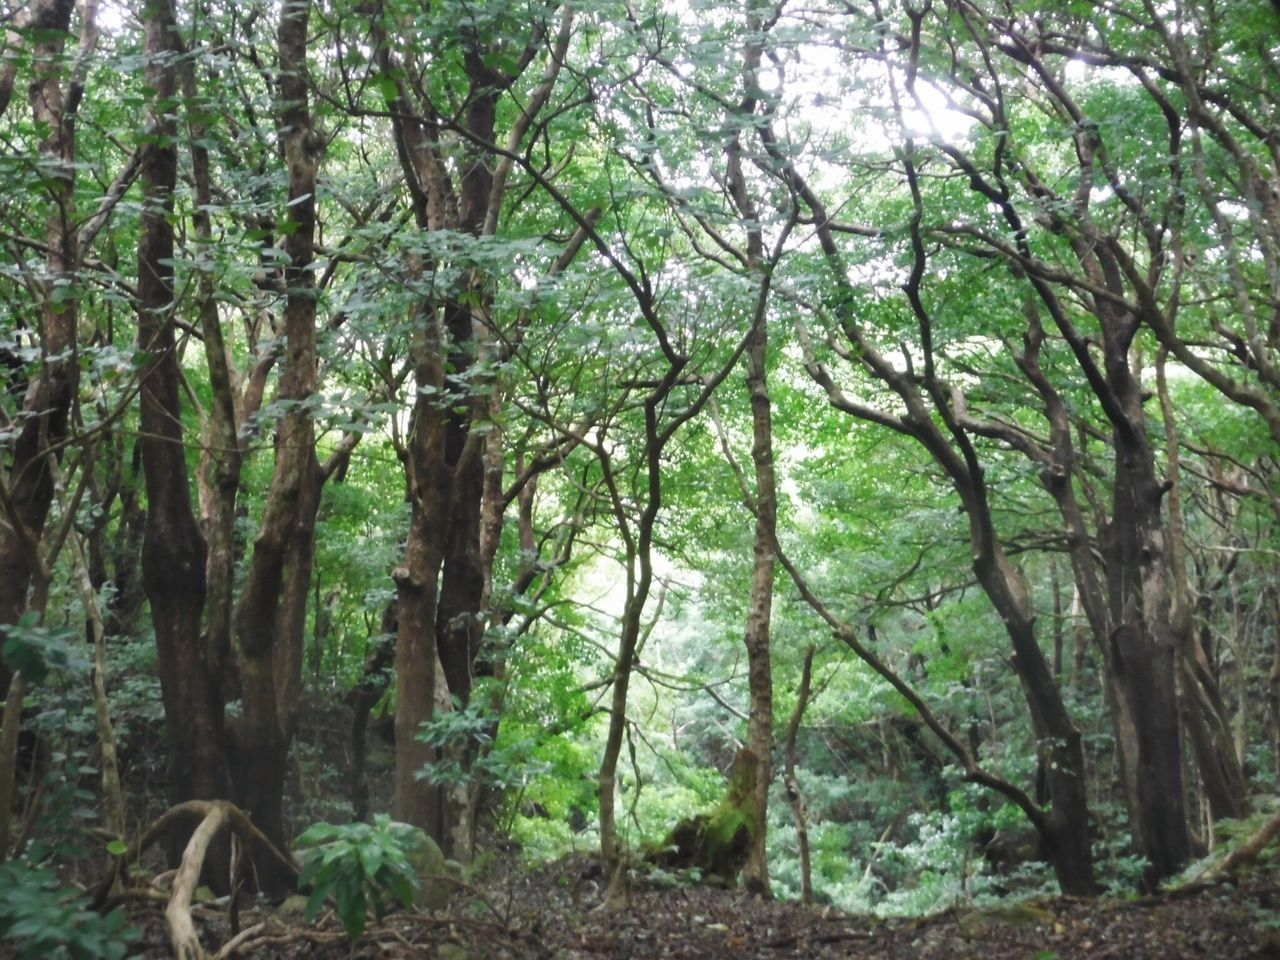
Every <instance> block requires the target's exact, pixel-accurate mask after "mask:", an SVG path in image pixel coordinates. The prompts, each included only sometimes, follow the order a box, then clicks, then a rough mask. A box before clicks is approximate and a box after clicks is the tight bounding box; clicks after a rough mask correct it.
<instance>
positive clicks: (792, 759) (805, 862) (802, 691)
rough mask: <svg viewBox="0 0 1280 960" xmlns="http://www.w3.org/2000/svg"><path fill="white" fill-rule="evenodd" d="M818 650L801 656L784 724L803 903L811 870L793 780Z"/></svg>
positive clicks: (803, 817) (804, 817)
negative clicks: (793, 698)
mask: <svg viewBox="0 0 1280 960" xmlns="http://www.w3.org/2000/svg"><path fill="white" fill-rule="evenodd" d="M816 651H817V648H816V647H815V646H813V644H810V645H809V649H808V650H806V651H805V653H804V667H803V668H802V669H801V671H800V688H799V689H798V690H797V691H796V708H795V710H793V711H792V712H791V721H790V722H789V723H788V724H787V739H786V752H785V756H786V772H785V773H784V774H783V782H784V783H785V784H786V787H787V803H789V804H790V805H791V815H792V817H793V818H794V819H795V821H796V841H797V843H798V844H799V846H800V899H801V900H802V901H804V902H805V903H810V902H812V901H813V867H812V865H811V863H810V854H809V823H808V816H807V815H806V813H805V805H804V795H803V794H802V793H801V792H800V781H799V779H798V778H797V777H796V737H797V735H798V734H799V733H800V724H801V723H803V722H804V711H805V708H806V707H808V705H809V691H810V687H811V686H812V681H813V655H814V653H815V652H816Z"/></svg>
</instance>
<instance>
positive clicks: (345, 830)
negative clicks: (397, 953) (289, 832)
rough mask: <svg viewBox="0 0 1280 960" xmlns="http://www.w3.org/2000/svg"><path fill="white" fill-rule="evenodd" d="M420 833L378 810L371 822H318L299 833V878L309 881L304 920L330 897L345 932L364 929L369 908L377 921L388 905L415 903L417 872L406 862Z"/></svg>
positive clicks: (311, 917) (352, 934)
mask: <svg viewBox="0 0 1280 960" xmlns="http://www.w3.org/2000/svg"><path fill="white" fill-rule="evenodd" d="M422 836H423V835H422V832H421V831H420V830H418V829H417V828H415V827H412V826H410V825H409V824H407V823H397V822H396V821H394V820H392V819H391V818H390V817H388V816H387V815H386V814H379V815H378V816H376V817H375V818H374V821H373V823H372V824H369V823H345V824H331V823H317V824H315V825H314V826H312V827H310V828H308V829H307V830H306V832H304V833H303V834H302V836H300V837H298V839H297V842H296V843H295V846H296V847H297V848H299V849H300V850H301V851H302V852H301V859H302V864H303V866H302V874H301V876H300V877H299V878H298V882H299V884H300V885H302V886H307V885H308V884H309V885H310V886H311V897H310V899H309V900H308V901H307V913H306V917H307V922H308V923H310V922H311V921H312V920H314V919H315V917H316V914H318V913H319V912H320V908H321V907H323V906H324V902H325V900H327V899H328V898H329V897H333V900H334V904H335V905H336V907H337V910H338V918H339V919H340V920H341V921H342V926H343V929H345V930H346V931H347V936H349V937H351V938H352V939H355V938H356V937H358V936H360V934H362V933H364V927H365V922H366V919H367V915H368V912H369V910H370V909H372V910H373V914H374V916H375V917H376V918H377V919H379V920H381V919H382V917H383V915H384V914H385V913H386V912H387V909H388V907H389V906H391V905H392V904H393V903H395V902H399V904H400V905H401V906H404V907H409V906H412V905H413V896H414V891H415V890H416V889H417V887H418V877H417V875H416V873H415V871H414V868H413V865H412V864H411V863H410V859H409V858H410V856H411V855H412V854H413V851H414V850H415V849H416V848H417V847H418V846H419V845H420V844H421V843H422Z"/></svg>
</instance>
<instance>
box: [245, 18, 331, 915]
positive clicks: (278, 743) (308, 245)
mask: <svg viewBox="0 0 1280 960" xmlns="http://www.w3.org/2000/svg"><path fill="white" fill-rule="evenodd" d="M310 14H311V5H310V3H309V2H306V0H301V2H293V3H288V4H286V5H285V6H284V7H283V8H282V10H281V15H280V26H279V33H278V50H279V81H278V84H279V85H278V96H279V101H278V102H279V107H278V111H279V113H278V123H279V132H280V140H281V152H282V154H283V157H284V162H285V167H286V170H287V172H288V180H289V187H288V196H289V203H288V210H289V213H288V217H289V220H288V228H287V229H284V230H282V232H283V233H284V234H285V238H284V241H283V244H284V252H285V254H286V257H287V263H286V266H285V269H284V281H285V290H286V296H285V306H284V318H283V323H282V327H283V333H284V340H285V349H284V359H283V366H282V369H281V374H280V384H279V391H278V396H279V398H280V399H281V400H284V401H289V402H290V406H289V409H288V411H287V412H286V413H285V415H284V416H283V417H282V418H281V420H280V423H279V425H278V427H277V433H276V443H275V470H274V473H273V474H272V478H271V486H270V489H269V490H268V493H267V502H266V506H265V508H264V510H263V516H262V524H261V527H260V529H259V531H258V536H257V538H256V539H255V540H254V547H253V557H252V559H251V560H250V564H249V572H248V575H247V576H246V578H245V584H244V588H243V590H242V591H241V595H240V602H239V605H238V606H237V608H236V614H235V633H236V637H237V639H238V641H239V643H238V652H239V655H240V661H239V665H240V677H241V682H242V697H243V702H244V714H243V717H242V718H241V722H240V723H239V724H238V725H237V727H236V729H235V733H234V738H233V739H234V742H233V744H232V747H233V758H234V763H233V767H232V779H233V781H234V785H235V796H236V799H237V800H238V801H239V803H240V804H241V806H243V807H244V808H245V809H246V810H247V811H248V812H249V813H250V814H251V815H252V817H253V820H254V823H255V825H256V826H257V827H258V829H260V830H261V831H262V832H263V833H264V834H265V835H266V836H267V837H268V838H269V839H270V840H271V841H272V842H273V843H275V844H276V846H277V847H279V848H281V849H287V848H288V845H289V843H288V841H289V836H288V830H287V829H286V825H285V823H284V815H283V804H284V782H285V774H286V771H287V769H288V756H289V747H290V745H291V743H292V740H293V735H294V732H295V729H296V726H297V709H298V694H299V688H300V685H301V672H302V657H303V650H304V645H305V632H306V625H307V597H308V594H309V592H310V586H311V569H312V560H313V557H314V553H315V525H316V513H317V510H318V509H319V505H320V493H321V488H322V484H323V479H324V477H323V474H322V471H321V469H320V465H319V463H318V462H317V460H316V453H315V427H314V422H313V420H312V414H311V411H310V410H309V409H308V408H307V405H306V401H307V400H308V399H309V398H310V397H311V396H312V395H313V394H314V393H315V390H316V377H317V373H316V364H317V360H316V330H315V320H316V291H315V273H314V267H313V257H314V247H315V229H316V222H315V188H316V173H317V168H318V166H319V157H320V149H321V144H320V142H319V140H318V138H317V137H316V135H315V133H314V131H313V129H312V122H311V114H310V109H309V105H308V79H307V61H306V50H307V25H308V22H309V19H310ZM255 864H256V867H257V874H258V881H259V884H260V886H261V887H262V889H263V890H264V891H266V892H268V893H270V894H273V895H278V894H281V893H283V892H285V891H286V890H288V889H289V888H291V886H292V884H293V881H294V878H293V876H292V875H291V874H290V873H289V872H288V871H287V870H286V869H284V867H282V866H281V865H280V864H279V863H278V862H275V861H274V860H273V859H272V858H271V857H269V856H267V855H265V854H259V855H257V856H256V857H255Z"/></svg>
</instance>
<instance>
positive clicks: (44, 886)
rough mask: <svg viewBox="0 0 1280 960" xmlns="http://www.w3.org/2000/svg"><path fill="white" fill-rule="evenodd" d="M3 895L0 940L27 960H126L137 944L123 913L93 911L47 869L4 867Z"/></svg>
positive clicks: (0, 871) (0, 866) (0, 867)
mask: <svg viewBox="0 0 1280 960" xmlns="http://www.w3.org/2000/svg"><path fill="white" fill-rule="evenodd" d="M0 890H3V891H4V896H3V897H0V939H3V940H7V941H11V942H12V943H13V944H14V945H15V946H16V948H17V951H18V952H17V955H18V956H19V957H21V958H22V960H122V958H123V957H124V956H125V953H126V952H127V951H128V943H129V941H131V940H136V939H137V938H138V931H137V930H135V929H133V928H130V927H126V926H125V923H126V919H125V915H124V914H123V913H122V912H121V911H119V910H112V911H111V912H110V913H108V914H106V915H105V916H104V915H101V914H98V913H95V912H94V911H92V910H90V909H89V904H88V901H87V900H86V899H85V897H84V896H83V895H81V894H80V892H79V891H78V890H74V889H69V888H67V887H64V886H62V885H61V883H59V881H58V877H57V875H56V874H55V873H54V872H53V870H52V869H50V868H49V867H48V866H46V865H43V864H40V865H35V864H31V863H27V862H25V861H9V862H7V863H0Z"/></svg>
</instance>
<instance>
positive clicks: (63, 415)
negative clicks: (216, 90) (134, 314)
mask: <svg viewBox="0 0 1280 960" xmlns="http://www.w3.org/2000/svg"><path fill="white" fill-rule="evenodd" d="M74 6H75V4H74V2H73V0H37V2H35V3H34V4H33V5H32V6H31V7H30V8H29V9H28V11H26V25H27V26H28V27H29V28H30V29H31V30H33V31H35V34H34V36H33V40H34V42H33V44H32V50H31V54H32V64H33V68H32V77H31V82H30V86H29V91H30V102H31V113H32V118H33V119H34V120H35V123H36V125H37V126H38V127H41V128H43V130H44V131H45V133H44V136H43V138H42V139H41V141H40V154H41V160H42V163H43V164H44V169H45V171H46V177H47V181H48V182H47V185H46V186H45V188H44V189H45V191H46V193H47V194H48V197H49V200H50V211H49V215H48V218H47V219H46V221H45V245H46V249H47V252H46V254H45V263H44V276H43V277H41V278H40V282H39V284H38V285H37V289H38V295H39V316H40V323H39V329H38V336H39V345H40V367H39V371H38V373H37V375H36V376H35V377H33V378H32V380H31V382H30V383H29V384H28V385H27V390H26V393H25V394H24V396H23V400H22V415H21V416H22V419H21V424H22V426H21V429H20V431H19V432H18V435H17V438H16V439H15V440H14V442H13V448H12V449H13V453H12V459H11V460H10V462H9V465H8V476H7V480H6V483H7V484H8V487H9V489H8V491H7V492H8V501H9V504H8V506H7V508H6V511H5V516H4V517H3V518H0V625H5V624H11V623H16V622H17V621H18V618H19V617H20V616H21V615H22V613H23V612H24V611H25V610H26V609H27V602H28V596H27V595H28V591H29V590H30V588H31V586H32V578H33V577H34V576H35V575H36V570H35V568H34V567H33V566H32V562H33V557H32V555H31V552H30V550H28V549H27V546H26V544H25V543H24V541H25V540H28V539H30V540H32V541H33V542H39V540H40V537H41V535H42V533H43V531H44V524H45V519H46V518H47V517H48V514H49V506H50V504H51V502H52V500H53V481H52V478H51V476H50V472H49V467H48V462H47V458H48V457H49V456H53V455H55V454H51V453H50V451H51V450H52V449H55V448H56V447H57V446H58V445H59V444H60V443H61V442H62V441H63V440H65V439H66V437H67V434H68V427H69V415H70V411H71V405H72V401H73V399H74V397H75V394H76V387H77V384H78V382H79V365H78V364H77V362H76V358H75V356H74V352H75V345H76V323H77V320H78V317H79V309H78V303H77V299H76V297H77V294H76V292H75V291H76V289H77V285H76V283H75V282H74V280H73V278H72V274H73V273H74V271H75V270H76V268H77V266H78V264H79V257H80V250H79V242H78V235H77V232H76V224H77V222H78V220H77V214H76V209H75V194H76V173H75V160H76V142H75V111H76V107H77V105H78V103H79V92H78V91H76V90H75V89H74V88H73V89H66V88H64V77H63V70H64V65H63V64H64V59H63V54H64V51H65V48H66V42H67V40H68V31H69V30H70V28H71V12H72V10H73V8H74ZM10 62H11V63H12V62H13V61H10ZM4 71H5V73H4V76H6V77H7V76H8V75H9V65H8V64H6V65H5V67H4ZM0 79H2V78H0ZM7 83H8V84H9V85H10V87H11V84H12V79H10V80H8V81H7ZM7 99H8V97H7V95H6V96H5V103H6V104H7ZM19 525H20V526H21V527H22V528H23V529H21V530H19V529H16V527H17V526H19ZM9 680H10V673H9V670H8V669H7V668H6V667H5V665H4V664H3V663H0V688H7V687H8V685H9Z"/></svg>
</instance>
